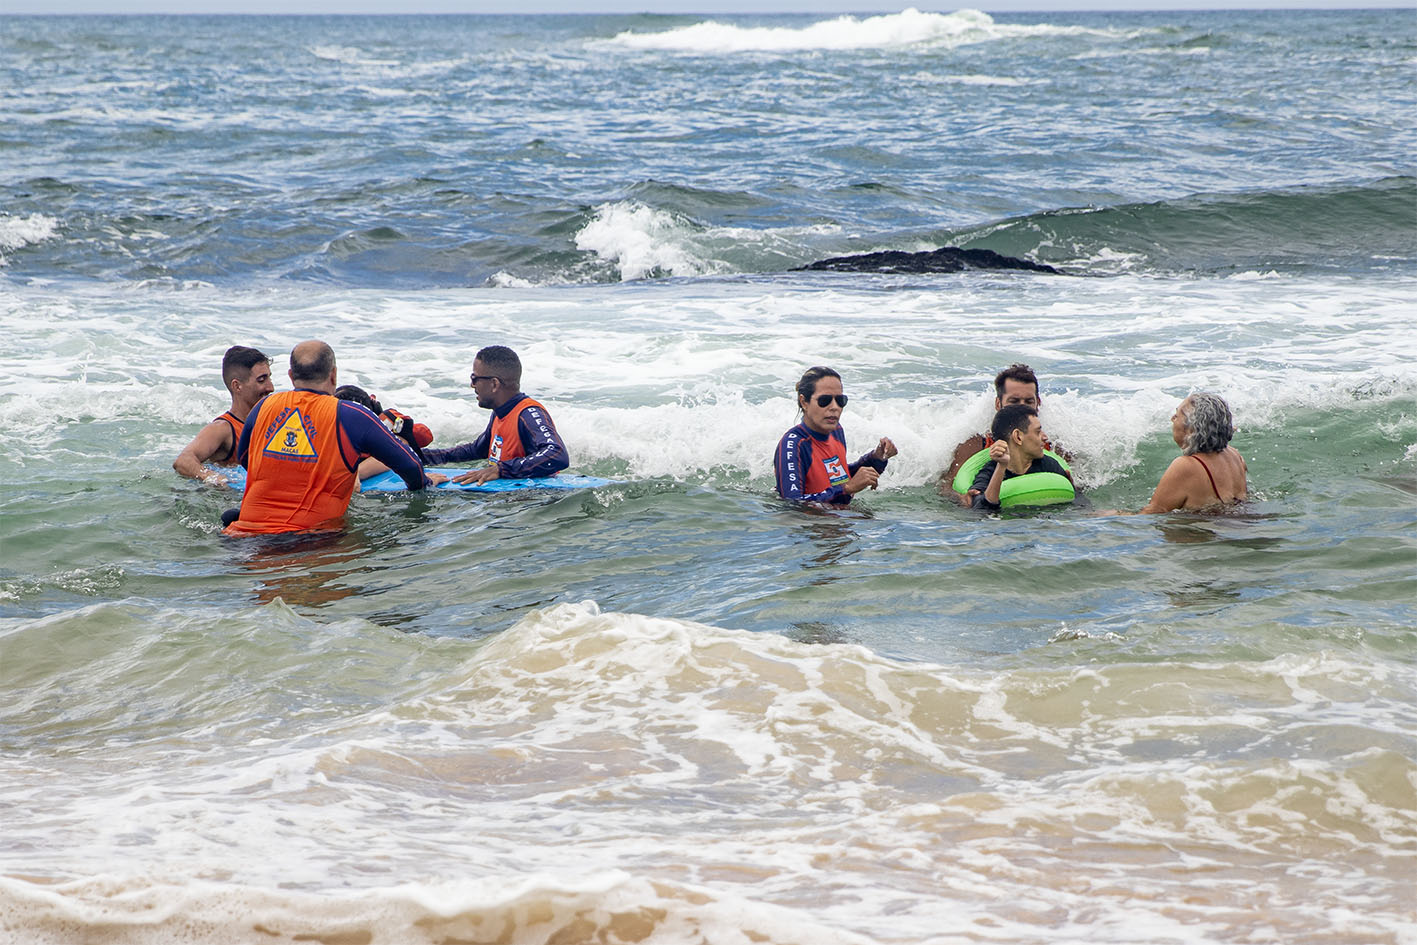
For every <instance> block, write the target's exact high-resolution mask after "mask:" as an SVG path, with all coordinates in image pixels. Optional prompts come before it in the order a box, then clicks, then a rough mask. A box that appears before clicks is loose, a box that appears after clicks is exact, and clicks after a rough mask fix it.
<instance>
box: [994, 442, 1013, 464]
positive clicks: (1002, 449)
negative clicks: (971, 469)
mask: <svg viewBox="0 0 1417 945" xmlns="http://www.w3.org/2000/svg"><path fill="white" fill-rule="evenodd" d="M989 458H990V459H992V460H993V461H994V462H996V463H998V464H999V465H1000V466H1007V465H1008V464H1009V444H1008V441H1007V440H995V441H994V445H993V446H991V447H989Z"/></svg>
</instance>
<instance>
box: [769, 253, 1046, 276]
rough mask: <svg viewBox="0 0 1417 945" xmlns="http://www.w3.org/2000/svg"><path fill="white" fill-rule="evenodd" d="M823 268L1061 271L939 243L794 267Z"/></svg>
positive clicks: (844, 269) (928, 270)
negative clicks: (914, 250) (910, 250)
mask: <svg viewBox="0 0 1417 945" xmlns="http://www.w3.org/2000/svg"><path fill="white" fill-rule="evenodd" d="M809 269H812V270H818V271H826V272H963V271H964V270H966V269H1023V270H1026V271H1028V272H1048V273H1052V274H1053V275H1055V276H1057V275H1062V273H1061V272H1059V271H1058V270H1057V269H1054V268H1053V267H1052V266H1045V265H1043V264H1042V263H1036V262H1030V261H1029V260H1027V259H1017V258H1015V257H1013V256H1005V255H1003V254H1002V253H996V252H994V251H993V250H992V249H959V248H958V247H955V246H942V247H940V248H939V249H933V250H930V251H929V252H925V253H905V252H901V251H899V250H891V251H889V252H885V253H861V254H859V255H856V256H833V257H832V258H831V259H819V260H817V261H816V262H814V263H809V264H807V265H805V266H801V267H798V268H797V269H796V270H794V271H795V272H803V271H805V270H809Z"/></svg>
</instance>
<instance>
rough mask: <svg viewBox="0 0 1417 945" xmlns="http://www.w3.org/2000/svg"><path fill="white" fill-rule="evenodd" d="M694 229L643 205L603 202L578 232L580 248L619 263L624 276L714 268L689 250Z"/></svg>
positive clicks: (697, 272)
mask: <svg viewBox="0 0 1417 945" xmlns="http://www.w3.org/2000/svg"><path fill="white" fill-rule="evenodd" d="M690 230H691V225H690V224H688V223H687V222H686V221H683V220H681V219H680V218H678V217H676V216H674V215H673V214H671V213H666V212H665V211H663V210H655V209H654V208H652V207H646V206H644V205H643V204H637V203H628V204H626V203H612V204H603V205H602V206H600V207H598V208H597V209H596V212H595V219H593V220H591V221H590V222H589V223H587V224H586V225H585V226H584V227H583V228H582V229H581V231H580V232H579V233H577V234H576V248H577V249H580V250H587V251H589V252H593V253H595V254H596V255H597V256H600V257H601V258H603V259H607V260H609V261H611V262H613V263H615V264H616V265H617V266H618V267H619V269H620V278H622V279H642V278H644V277H645V276H648V275H651V274H652V273H655V272H661V273H668V274H670V275H674V276H699V275H704V274H705V273H707V272H709V271H711V269H712V268H713V267H711V266H710V265H709V264H708V263H706V262H705V261H704V260H701V259H697V258H695V256H694V254H693V252H692V251H691V250H690V249H689V247H688V245H687V236H688V235H689V232H690Z"/></svg>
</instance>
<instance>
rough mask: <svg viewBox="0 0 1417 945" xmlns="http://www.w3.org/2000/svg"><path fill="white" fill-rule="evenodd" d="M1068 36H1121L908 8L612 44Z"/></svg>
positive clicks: (714, 27)
mask: <svg viewBox="0 0 1417 945" xmlns="http://www.w3.org/2000/svg"><path fill="white" fill-rule="evenodd" d="M1067 34H1094V35H1103V36H1114V35H1118V34H1117V33H1116V31H1108V30H1094V29H1087V28H1084V27H1069V26H1051V25H1048V24H1034V25H1016V24H1001V23H995V22H994V19H993V17H991V16H989V14H987V13H984V12H982V11H979V10H971V9H964V10H956V11H955V12H954V13H922V12H921V11H919V10H917V9H915V8H914V7H909V8H907V9H904V10H902V11H901V12H899V13H889V14H883V15H881V16H871V17H866V18H864V19H858V18H857V17H854V16H839V17H837V18H835V19H831V20H821V21H819V22H816V23H813V24H812V25H810V26H804V27H801V28H792V27H781V26H778V27H772V26H737V25H735V24H732V23H720V22H716V21H713V20H706V21H704V22H702V23H695V24H694V25H693V26H684V27H679V28H677V29H672V30H666V31H664V32H662V33H636V32H633V31H630V30H627V31H625V32H623V33H620V34H618V35H617V36H615V38H614V39H613V40H611V42H613V43H615V44H617V45H621V46H628V47H631V48H633V49H659V50H669V51H679V52H696V53H736V52H800V51H805V50H813V49H894V48H900V47H905V46H917V45H921V46H938V45H956V46H957V45H964V44H967V43H982V42H988V41H990V40H996V39H1013V38H1017V37H1029V36H1051V35H1067Z"/></svg>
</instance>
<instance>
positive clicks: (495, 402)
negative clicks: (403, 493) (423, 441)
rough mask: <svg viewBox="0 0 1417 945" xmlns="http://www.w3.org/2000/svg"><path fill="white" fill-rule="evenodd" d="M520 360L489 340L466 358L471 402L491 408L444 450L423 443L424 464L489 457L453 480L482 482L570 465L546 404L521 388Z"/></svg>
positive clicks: (538, 473) (550, 472) (534, 474)
mask: <svg viewBox="0 0 1417 945" xmlns="http://www.w3.org/2000/svg"><path fill="white" fill-rule="evenodd" d="M521 382H522V362H521V359H520V358H518V357H517V354H516V352H515V351H513V350H512V349H511V348H506V347H503V346H502V345H491V346H489V347H486V348H483V349H482V350H481V351H479V352H477V356H476V357H474V358H473V359H472V389H473V392H474V393H476V394H477V406H479V407H481V408H483V409H484V410H490V411H492V419H491V420H490V421H489V422H488V424H487V429H486V430H483V431H482V435H481V436H479V437H478V438H477V439H475V440H473V441H472V442H471V443H463V444H462V445H460V446H454V447H451V448H449V449H445V450H435V449H425V450H424V451H423V458H424V461H425V462H426V463H427V464H428V465H429V466H441V465H443V464H446V463H467V462H471V461H473V460H477V459H490V460H492V464H491V465H489V466H479V467H478V468H476V469H470V470H468V471H467V472H465V473H463V474H462V475H460V476H454V477H453V479H452V481H453V482H470V483H483V482H490V481H491V480H493V479H542V478H545V477H546V476H553V475H555V474H556V473H558V472H560V471H561V470H563V469H565V468H566V467H567V466H569V465H571V458H570V456H569V455H568V454H567V453H566V444H564V443H562V442H561V436H560V434H558V433H557V432H556V425H555V424H554V423H552V422H551V414H549V413H547V411H546V408H545V407H543V406H542V405H541V404H539V403H537V402H536V401H535V400H532V399H531V398H530V397H528V396H527V395H526V394H523V393H522V391H521Z"/></svg>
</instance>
